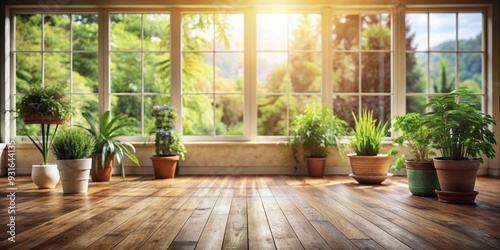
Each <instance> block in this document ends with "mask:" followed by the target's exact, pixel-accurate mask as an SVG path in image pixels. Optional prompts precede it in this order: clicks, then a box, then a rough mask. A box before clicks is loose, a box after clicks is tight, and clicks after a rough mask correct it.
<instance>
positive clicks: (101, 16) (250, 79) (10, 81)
mask: <svg viewBox="0 0 500 250" xmlns="http://www.w3.org/2000/svg"><path fill="white" fill-rule="evenodd" d="M368 8H369V7H368V6H362V7H353V8H347V7H345V8H344V7H333V6H325V7H319V8H318V7H310V8H309V7H307V8H301V11H313V12H314V11H318V13H319V14H320V15H322V17H321V18H322V33H323V36H322V50H323V51H322V53H323V54H322V64H323V65H322V70H321V72H322V73H321V74H322V84H321V86H322V89H321V98H322V100H332V91H331V86H329V85H330V82H331V76H329V74H325V72H330V69H331V62H330V58H331V51H330V50H331V49H330V48H331V46H330V45H331V44H329V42H328V41H329V40H330V39H328V35H329V32H328V31H329V30H328V29H325V28H324V27H331V21H330V20H331V15H332V13H335V12H341V13H349V12H355V13H360V12H363V13H368V12H369V11H368ZM491 8H492V7H491V5H487V6H485V5H480V4H478V5H475V6H473V7H471V6H470V5H463V6H458V7H450V6H445V7H443V6H441V5H440V4H439V3H437V4H436V6H433V5H429V6H427V5H426V6H425V8H424V7H421V6H417V5H408V6H399V5H398V6H391V7H389V8H388V7H387V6H376V7H375V10H380V11H383V12H389V13H390V14H391V18H392V20H391V25H392V26H393V28H392V31H391V41H392V46H393V48H392V53H391V61H392V74H391V89H392V90H391V116H395V115H403V114H405V112H406V96H407V93H406V84H401V82H406V80H405V78H406V66H405V63H404V62H405V61H406V59H405V56H406V48H405V41H406V38H405V22H404V20H405V15H406V13H431V12H439V13H442V12H456V13H466V12H481V13H483V40H482V43H483V52H482V53H483V60H482V64H483V65H482V66H483V73H482V78H483V89H482V93H481V96H482V97H483V102H482V105H483V107H482V108H483V110H484V111H485V113H491V112H492V110H493V107H492V106H491V104H492V102H491V94H489V93H490V92H491V84H492V83H491V72H490V69H491V67H492V66H491V64H492V63H493V61H492V59H491V56H492V55H491V53H492V52H491V49H492V48H490V47H489V46H492V45H491V43H490V42H489V40H488V39H490V36H493V34H490V32H491V28H490V27H489V20H490V19H491V18H492V17H491V13H492V12H491ZM371 10H372V11H373V8H372V9H371ZM46 11H47V10H46V9H44V8H33V7H28V8H24V7H11V8H8V14H7V16H8V17H10V19H9V20H7V21H6V24H7V23H8V27H9V28H10V33H9V34H10V39H9V41H7V40H6V41H5V44H6V46H10V49H9V51H8V53H7V52H6V53H7V54H9V55H10V56H9V61H6V63H5V64H9V65H5V70H6V71H8V72H9V76H6V80H7V82H6V86H5V91H6V97H7V98H8V97H9V96H10V97H11V98H8V100H5V102H6V103H5V104H4V105H5V106H6V110H12V109H14V108H15V95H16V90H15V89H16V85H15V81H16V79H15V75H16V74H15V57H14V56H13V51H14V49H15V48H14V47H15V39H14V32H15V28H14V27H15V26H14V25H15V22H13V20H14V16H15V15H16V14H40V13H46ZM184 11H188V12H193V11H209V12H215V11H221V12H222V13H225V12H226V11H229V12H236V13H240V12H241V13H243V14H244V22H245V28H244V29H245V30H244V35H245V38H244V39H245V45H244V46H245V47H244V54H245V56H244V62H245V76H244V86H245V87H244V99H245V101H244V103H245V108H244V117H245V118H244V136H242V137H241V138H235V139H232V140H230V139H227V138H221V137H211V138H207V140H206V141H210V142H228V141H236V142H238V141H239V142H267V141H272V142H275V141H281V140H283V139H286V138H287V137H286V136H257V109H256V107H255V105H256V93H255V92H256V87H255V84H256V79H255V76H254V74H255V72H256V67H255V51H256V48H255V39H250V38H251V37H255V34H256V28H255V24H256V13H258V12H259V11H269V9H267V8H266V9H262V8H245V9H242V8H241V7H235V8H230V9H229V8H228V9H224V8H220V7H213V8H189V7H179V8H176V7H164V8H163V7H162V8H147V7H140V8H134V9H131V8H126V7H125V8H112V7H109V8H107V7H95V8H86V9H83V8H81V7H76V8H68V7H65V8H57V10H56V12H54V13H64V14H97V15H98V20H99V21H98V25H99V34H98V36H99V43H98V58H99V59H98V60H99V62H98V71H99V86H98V93H97V95H98V99H99V115H101V114H102V113H103V112H104V110H107V109H108V108H109V107H110V86H109V82H110V81H109V70H108V69H109V62H108V60H107V58H109V55H108V54H109V49H108V46H107V44H109V26H108V24H106V23H107V22H108V20H109V13H116V12H123V13H125V12H126V13H133V12H138V13H156V12H160V13H164V12H165V13H170V18H171V22H170V23H171V35H170V38H171V48H170V49H171V60H172V64H171V79H170V81H171V90H170V91H171V105H172V106H173V107H174V108H176V109H177V110H178V111H179V113H180V114H182V110H181V87H180V82H181V79H180V77H181V76H180V73H179V72H181V66H180V65H181V64H180V63H181V57H182V56H181V47H180V46H181V45H180V40H181V38H180V37H178V36H176V35H175V34H180V32H181V24H180V20H181V12H184ZM276 11H277V10H276ZM285 11H292V12H293V11H294V8H290V10H287V9H285ZM279 12H284V11H283V10H281V11H279ZM9 22H10V23H9ZM330 43H331V42H330ZM6 49H7V48H6ZM12 97H14V98H12ZM7 117H9V116H6V120H8V121H6V123H8V125H7V126H6V128H5V132H6V133H7V138H9V137H10V138H14V139H18V140H21V141H28V140H27V137H26V136H20V135H16V125H15V119H14V117H15V114H12V113H11V115H10V118H7ZM180 120H181V119H179V120H178V124H176V126H177V127H178V128H182V126H181V125H180ZM9 126H10V127H9ZM9 135H10V136H9ZM184 138H185V139H186V140H185V141H186V142H188V143H196V142H203V141H204V140H202V139H201V138H188V137H184ZM124 139H125V140H128V141H131V142H142V143H144V142H145V141H149V142H151V140H149V139H148V137H137V136H132V137H125V138H124Z"/></svg>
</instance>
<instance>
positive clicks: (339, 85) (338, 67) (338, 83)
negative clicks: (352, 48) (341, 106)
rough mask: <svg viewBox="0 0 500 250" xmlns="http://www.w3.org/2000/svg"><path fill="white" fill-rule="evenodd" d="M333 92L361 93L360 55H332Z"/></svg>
mask: <svg viewBox="0 0 500 250" xmlns="http://www.w3.org/2000/svg"><path fill="white" fill-rule="evenodd" d="M332 64H333V75H332V79H333V92H334V93H341V92H358V91H359V53H357V52H353V53H338V52H334V53H333V55H332Z"/></svg>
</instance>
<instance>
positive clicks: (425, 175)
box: [405, 161, 439, 196]
mask: <svg viewBox="0 0 500 250" xmlns="http://www.w3.org/2000/svg"><path fill="white" fill-rule="evenodd" d="M405 165H406V174H407V176H408V187H409V189H410V192H411V193H412V194H413V195H417V196H436V189H439V181H438V178H437V173H436V168H434V162H432V161H429V162H414V161H406V162H405Z"/></svg>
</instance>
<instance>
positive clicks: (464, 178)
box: [434, 157, 480, 193]
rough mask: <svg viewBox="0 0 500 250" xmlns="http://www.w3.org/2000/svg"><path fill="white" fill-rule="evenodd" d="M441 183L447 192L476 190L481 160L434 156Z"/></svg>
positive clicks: (443, 189) (442, 188)
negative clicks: (446, 158)
mask: <svg viewBox="0 0 500 250" xmlns="http://www.w3.org/2000/svg"><path fill="white" fill-rule="evenodd" d="M434 166H435V167H436V171H437V175H438V179H439V184H440V185H441V190H442V191H445V192H469V193H471V192H474V186H475V185H476V175H477V170H478V169H479V166H480V162H479V160H466V159H464V160H444V159H443V158H442V157H437V158H434Z"/></svg>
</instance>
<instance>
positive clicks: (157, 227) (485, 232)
mask: <svg viewBox="0 0 500 250" xmlns="http://www.w3.org/2000/svg"><path fill="white" fill-rule="evenodd" d="M6 182H7V180H6V178H4V177H2V182H1V183H0V184H1V185H0V188H1V197H0V200H1V209H0V218H1V224H2V225H3V226H1V228H2V230H0V232H1V236H0V240H1V242H0V249H9V248H12V249H30V248H36V249H112V248H114V249H128V250H131V249H139V248H140V249H167V248H170V249H259V250H260V249H287V250H290V249H398V250H399V249H500V179H492V178H485V177H479V178H478V181H477V183H476V190H477V191H478V192H479V195H478V196H477V198H476V205H453V204H445V203H441V202H438V201H437V198H432V197H431V198H426V197H417V196H412V195H411V194H410V193H409V191H408V187H407V180H406V178H405V177H392V178H391V179H389V180H387V181H385V182H384V183H383V185H378V186H369V185H368V186H367V185H358V184H357V183H356V182H355V181H354V180H353V179H351V178H350V177H347V176H328V177H325V178H323V179H311V178H308V177H304V176H179V177H176V178H175V179H166V180H155V179H153V177H152V176H127V179H126V180H125V181H122V180H121V177H118V176H115V177H113V180H112V181H111V182H107V183H90V185H89V192H88V193H87V194H77V195H63V194H62V190H61V185H60V184H59V185H58V187H57V188H56V189H52V190H49V189H44V190H43V189H37V188H36V187H35V185H34V184H33V183H32V182H31V181H30V178H29V177H17V178H16V186H15V187H16V188H17V191H16V193H15V209H8V207H7V205H8V204H9V197H8V196H7V195H9V192H7V188H8V186H7V183H6ZM11 205H12V204H11ZM9 210H15V241H16V242H15V243H12V242H10V241H9V240H7V238H8V237H10V236H9V235H8V234H7V232H6V231H7V230H8V227H7V226H6V224H8V223H10V216H11V215H9V214H8V211H9Z"/></svg>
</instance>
